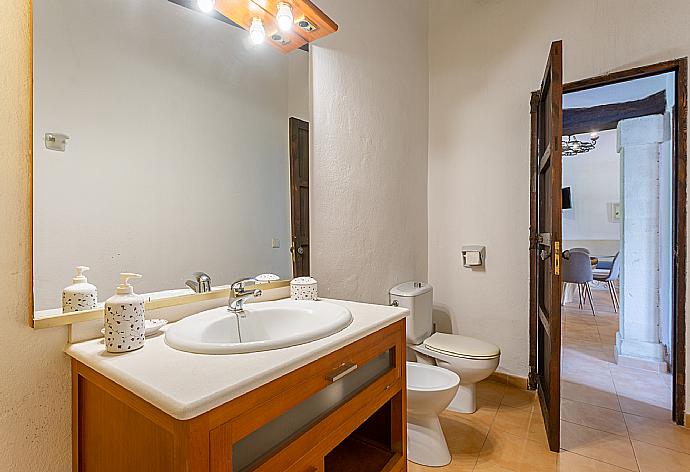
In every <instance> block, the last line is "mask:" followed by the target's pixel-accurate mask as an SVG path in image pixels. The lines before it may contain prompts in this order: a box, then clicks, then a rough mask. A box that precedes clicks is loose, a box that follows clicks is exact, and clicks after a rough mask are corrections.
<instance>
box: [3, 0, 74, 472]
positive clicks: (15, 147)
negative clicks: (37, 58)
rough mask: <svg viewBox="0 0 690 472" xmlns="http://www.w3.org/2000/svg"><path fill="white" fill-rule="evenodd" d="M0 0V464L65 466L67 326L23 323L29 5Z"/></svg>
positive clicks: (27, 279) (7, 467) (11, 467)
mask: <svg viewBox="0 0 690 472" xmlns="http://www.w3.org/2000/svg"><path fill="white" fill-rule="evenodd" d="M29 7H30V5H29V2H26V1H25V0H5V1H3V2H0V44H2V47H0V64H2V67H0V122H2V124H3V125H2V126H1V127H0V228H2V231H0V267H1V268H2V271H0V286H1V287H2V296H1V297H0V444H2V447H0V470H3V471H22V472H23V471H50V472H53V471H56V472H66V471H68V470H70V456H71V443H70V429H71V403H70V391H71V383H70V371H69V361H68V360H67V356H65V355H64V354H63V353H62V348H63V347H64V344H65V341H66V339H67V329H66V328H58V329H51V330H46V331H34V330H33V329H31V328H29V326H28V324H27V320H28V317H29V310H30V307H29V300H30V298H29V294H30V293H31V275H30V273H31V265H30V245H29V241H30V240H31V239H30V237H31V233H30V228H31V227H30V223H31V211H30V206H29V202H30V192H29V188H30V187H29V185H30V178H31V174H30V164H31V160H30V147H29V146H30V143H31V128H30V124H31V106H30V104H31V82H30V71H31V68H30V67H31V66H30V61H31V43H30V28H29V24H30V23H29V21H30V13H29V12H30V10H29Z"/></svg>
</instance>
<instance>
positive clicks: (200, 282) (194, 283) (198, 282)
mask: <svg viewBox="0 0 690 472" xmlns="http://www.w3.org/2000/svg"><path fill="white" fill-rule="evenodd" d="M192 277H194V278H193V279H190V280H187V281H186V282H185V285H186V286H187V287H189V288H191V289H192V290H194V291H195V292H196V293H206V292H210V291H211V277H210V276H209V275H208V274H206V273H204V272H194V273H193V274H192Z"/></svg>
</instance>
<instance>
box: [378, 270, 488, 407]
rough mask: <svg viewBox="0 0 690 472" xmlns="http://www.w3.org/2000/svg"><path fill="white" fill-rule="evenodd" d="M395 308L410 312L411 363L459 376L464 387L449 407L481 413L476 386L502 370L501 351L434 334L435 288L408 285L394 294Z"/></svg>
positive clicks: (478, 342) (462, 338)
mask: <svg viewBox="0 0 690 472" xmlns="http://www.w3.org/2000/svg"><path fill="white" fill-rule="evenodd" d="M390 302H391V304H393V305H396V306H400V307H403V308H407V309H408V310H410V313H409V315H408V316H407V318H406V320H405V323H406V329H407V346H408V360H416V362H417V363H421V364H428V365H434V366H438V367H442V368H444V369H448V370H450V371H452V372H455V373H456V374H458V376H459V377H460V386H459V387H458V390H457V392H456V394H455V396H454V398H453V400H452V401H451V402H450V405H449V406H448V409H449V410H451V411H456V412H459V413H474V412H475V411H476V410H477V395H476V384H477V382H480V381H482V380H484V379H485V378H487V377H488V376H490V375H491V374H492V373H493V372H494V371H495V370H496V368H497V367H498V362H499V360H500V357H501V350H500V349H499V348H498V346H496V345H494V344H492V343H489V342H486V341H482V340H480V339H475V338H471V337H468V336H461V335H457V334H445V333H433V334H432V331H433V323H432V318H431V315H432V309H433V288H432V287H431V285H429V284H427V283H424V282H405V283H402V284H400V285H396V286H395V287H393V288H392V289H391V290H390Z"/></svg>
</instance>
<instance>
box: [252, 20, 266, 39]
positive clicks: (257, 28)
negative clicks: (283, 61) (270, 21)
mask: <svg viewBox="0 0 690 472" xmlns="http://www.w3.org/2000/svg"><path fill="white" fill-rule="evenodd" d="M249 37H250V38H251V40H252V43H254V44H261V43H263V42H264V39H265V38H266V30H265V29H264V24H263V22H262V21H261V18H259V17H258V16H255V17H254V18H252V26H251V27H250V28H249Z"/></svg>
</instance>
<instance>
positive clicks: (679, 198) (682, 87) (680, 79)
mask: <svg viewBox="0 0 690 472" xmlns="http://www.w3.org/2000/svg"><path fill="white" fill-rule="evenodd" d="M666 72H675V79H676V80H675V93H676V110H675V111H676V113H674V117H673V118H674V122H675V123H674V124H675V126H674V131H673V133H674V149H673V160H674V162H673V171H674V182H673V203H674V218H673V235H674V236H673V258H674V263H673V281H674V283H673V288H674V290H673V339H672V344H673V420H674V421H675V422H676V423H677V424H680V425H683V424H685V385H686V362H685V352H686V348H685V330H686V319H685V299H686V261H687V160H688V158H687V144H688V143H687V121H688V59H687V57H683V58H680V59H674V60H671V61H665V62H659V63H657V64H652V65H648V66H642V67H636V68H633V69H628V70H623V71H619V72H611V73H608V74H604V75H600V76H597V77H590V78H587V79H583V80H578V81H575V82H569V83H565V84H563V93H564V94H566V93H570V92H577V91H581V90H587V89H591V88H596V87H601V86H604V85H611V84H616V83H620V82H627V81H630V80H634V79H639V78H643V77H649V76H653V75H658V74H663V73H666ZM533 211H534V204H532V205H531V212H533ZM530 303H532V302H530ZM535 321H536V320H535ZM533 324H534V322H533V320H531V319H530V361H531V360H532V358H533V356H536V346H535V345H534V344H535V343H533V342H532V336H533V329H534V326H533ZM530 387H532V388H533V387H534V382H533V381H532V380H531V379H530Z"/></svg>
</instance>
